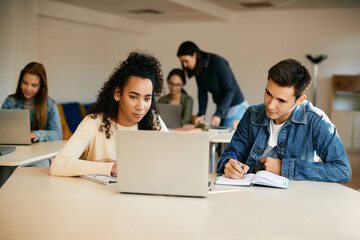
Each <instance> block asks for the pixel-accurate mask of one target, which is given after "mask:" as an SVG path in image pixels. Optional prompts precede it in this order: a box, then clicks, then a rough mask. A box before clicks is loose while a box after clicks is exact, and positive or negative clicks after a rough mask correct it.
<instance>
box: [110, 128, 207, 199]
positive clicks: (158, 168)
mask: <svg viewBox="0 0 360 240" xmlns="http://www.w3.org/2000/svg"><path fill="white" fill-rule="evenodd" d="M116 151H117V180H118V190H119V191H120V192H122V193H142V194H161V195H176V196H193V197H206V196H207V192H208V174H209V173H208V169H209V135H208V133H204V132H200V133H199V132H194V133H192V132H158V131H122V130H117V132H116Z"/></svg>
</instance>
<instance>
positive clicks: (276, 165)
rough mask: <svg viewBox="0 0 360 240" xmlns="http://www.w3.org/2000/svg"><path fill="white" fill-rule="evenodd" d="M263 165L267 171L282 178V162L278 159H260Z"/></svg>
mask: <svg viewBox="0 0 360 240" xmlns="http://www.w3.org/2000/svg"><path fill="white" fill-rule="evenodd" d="M260 162H261V164H262V165H263V166H264V168H265V170H266V171H269V172H272V173H275V174H277V175H280V176H281V164H282V162H281V160H280V159H278V158H272V157H265V158H262V159H260Z"/></svg>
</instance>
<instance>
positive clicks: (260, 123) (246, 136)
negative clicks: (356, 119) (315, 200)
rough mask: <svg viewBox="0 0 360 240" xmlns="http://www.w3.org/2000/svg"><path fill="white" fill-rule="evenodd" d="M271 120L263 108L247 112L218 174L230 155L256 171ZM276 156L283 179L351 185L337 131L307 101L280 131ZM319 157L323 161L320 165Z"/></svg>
mask: <svg viewBox="0 0 360 240" xmlns="http://www.w3.org/2000/svg"><path fill="white" fill-rule="evenodd" d="M269 123H270V119H269V118H268V117H267V116H266V112H265V106H264V104H259V105H254V106H251V107H249V108H248V109H247V111H246V112H245V114H244V116H243V118H242V119H241V121H240V123H239V124H238V127H237V129H236V131H235V133H234V136H233V138H232V140H231V142H230V144H229V145H228V147H227V148H226V150H225V151H224V153H223V154H222V156H221V159H220V163H219V164H220V167H219V170H218V171H219V173H223V172H224V166H225V164H226V163H227V160H228V159H229V158H233V157H232V155H231V152H232V151H233V152H235V154H236V156H237V158H238V159H239V161H241V162H242V163H244V164H246V165H248V166H249V172H254V171H255V166H256V161H257V160H258V159H259V158H260V157H261V155H262V153H263V151H264V149H265V148H266V146H267V141H268V138H269V136H270V134H269V132H270V131H269ZM276 152H277V156H278V158H279V159H280V160H281V161H282V170H281V171H282V172H281V175H282V176H284V177H287V178H289V179H290V180H313V181H325V182H349V181H350V178H351V167H350V163H349V159H348V157H347V155H346V152H345V148H344V146H343V144H342V143H341V141H340V138H339V135H338V134H337V130H336V127H335V126H334V125H333V124H332V123H331V121H330V119H329V118H328V117H327V116H326V114H325V113H324V112H323V111H321V110H320V109H319V108H316V107H314V106H313V105H312V104H311V103H310V102H309V101H304V102H303V103H302V104H301V105H299V106H297V107H295V109H294V111H293V112H292V114H291V115H290V117H289V119H288V120H287V122H286V123H285V124H284V126H283V127H282V128H281V130H280V132H279V136H278V140H277V146H276ZM317 156H318V157H320V159H321V161H317Z"/></svg>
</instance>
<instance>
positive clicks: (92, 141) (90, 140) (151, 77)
mask: <svg viewBox="0 0 360 240" xmlns="http://www.w3.org/2000/svg"><path fill="white" fill-rule="evenodd" d="M162 86H163V78H162V71H161V66H160V63H159V62H158V60H157V59H156V58H154V57H152V56H150V55H147V54H143V53H138V52H132V53H130V55H129V57H128V58H127V59H126V60H125V61H123V62H122V63H121V64H120V66H119V68H117V69H115V71H114V73H113V74H112V75H111V76H110V78H109V79H108V81H107V82H105V84H104V86H103V87H102V89H101V90H100V92H99V94H98V97H97V100H96V102H95V103H94V104H93V105H92V106H91V108H90V111H89V115H88V116H86V117H85V118H84V120H83V121H82V122H81V123H80V124H79V126H78V128H77V129H76V131H75V133H74V134H73V135H72V137H71V138H70V139H69V141H68V142H67V143H66V145H65V146H64V147H63V148H62V149H61V150H60V152H59V153H58V154H57V155H56V157H55V159H54V160H53V162H52V164H51V167H50V173H51V175H57V176H78V175H85V174H101V175H116V161H115V159H116V142H115V136H114V134H115V130H116V129H124V130H154V131H168V129H167V127H166V126H165V124H164V122H163V121H162V120H161V118H160V116H158V115H157V112H158V111H157V108H156V101H155V96H156V97H157V96H159V95H160V94H161V93H162V91H163V89H162Z"/></svg>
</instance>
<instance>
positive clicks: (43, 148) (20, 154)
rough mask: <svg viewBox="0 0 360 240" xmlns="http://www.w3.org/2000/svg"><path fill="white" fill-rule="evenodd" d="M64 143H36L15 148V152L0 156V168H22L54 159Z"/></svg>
mask: <svg viewBox="0 0 360 240" xmlns="http://www.w3.org/2000/svg"><path fill="white" fill-rule="evenodd" d="M65 143H66V141H48V142H37V143H33V144H31V145H2V146H15V147H16V150H15V151H13V152H11V153H8V154H5V155H4V156H0V166H22V165H28V164H31V163H35V162H37V161H41V160H44V159H48V158H51V157H54V156H55V155H56V154H57V153H58V151H59V150H60V149H61V148H62V147H63V146H64V145H65Z"/></svg>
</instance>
